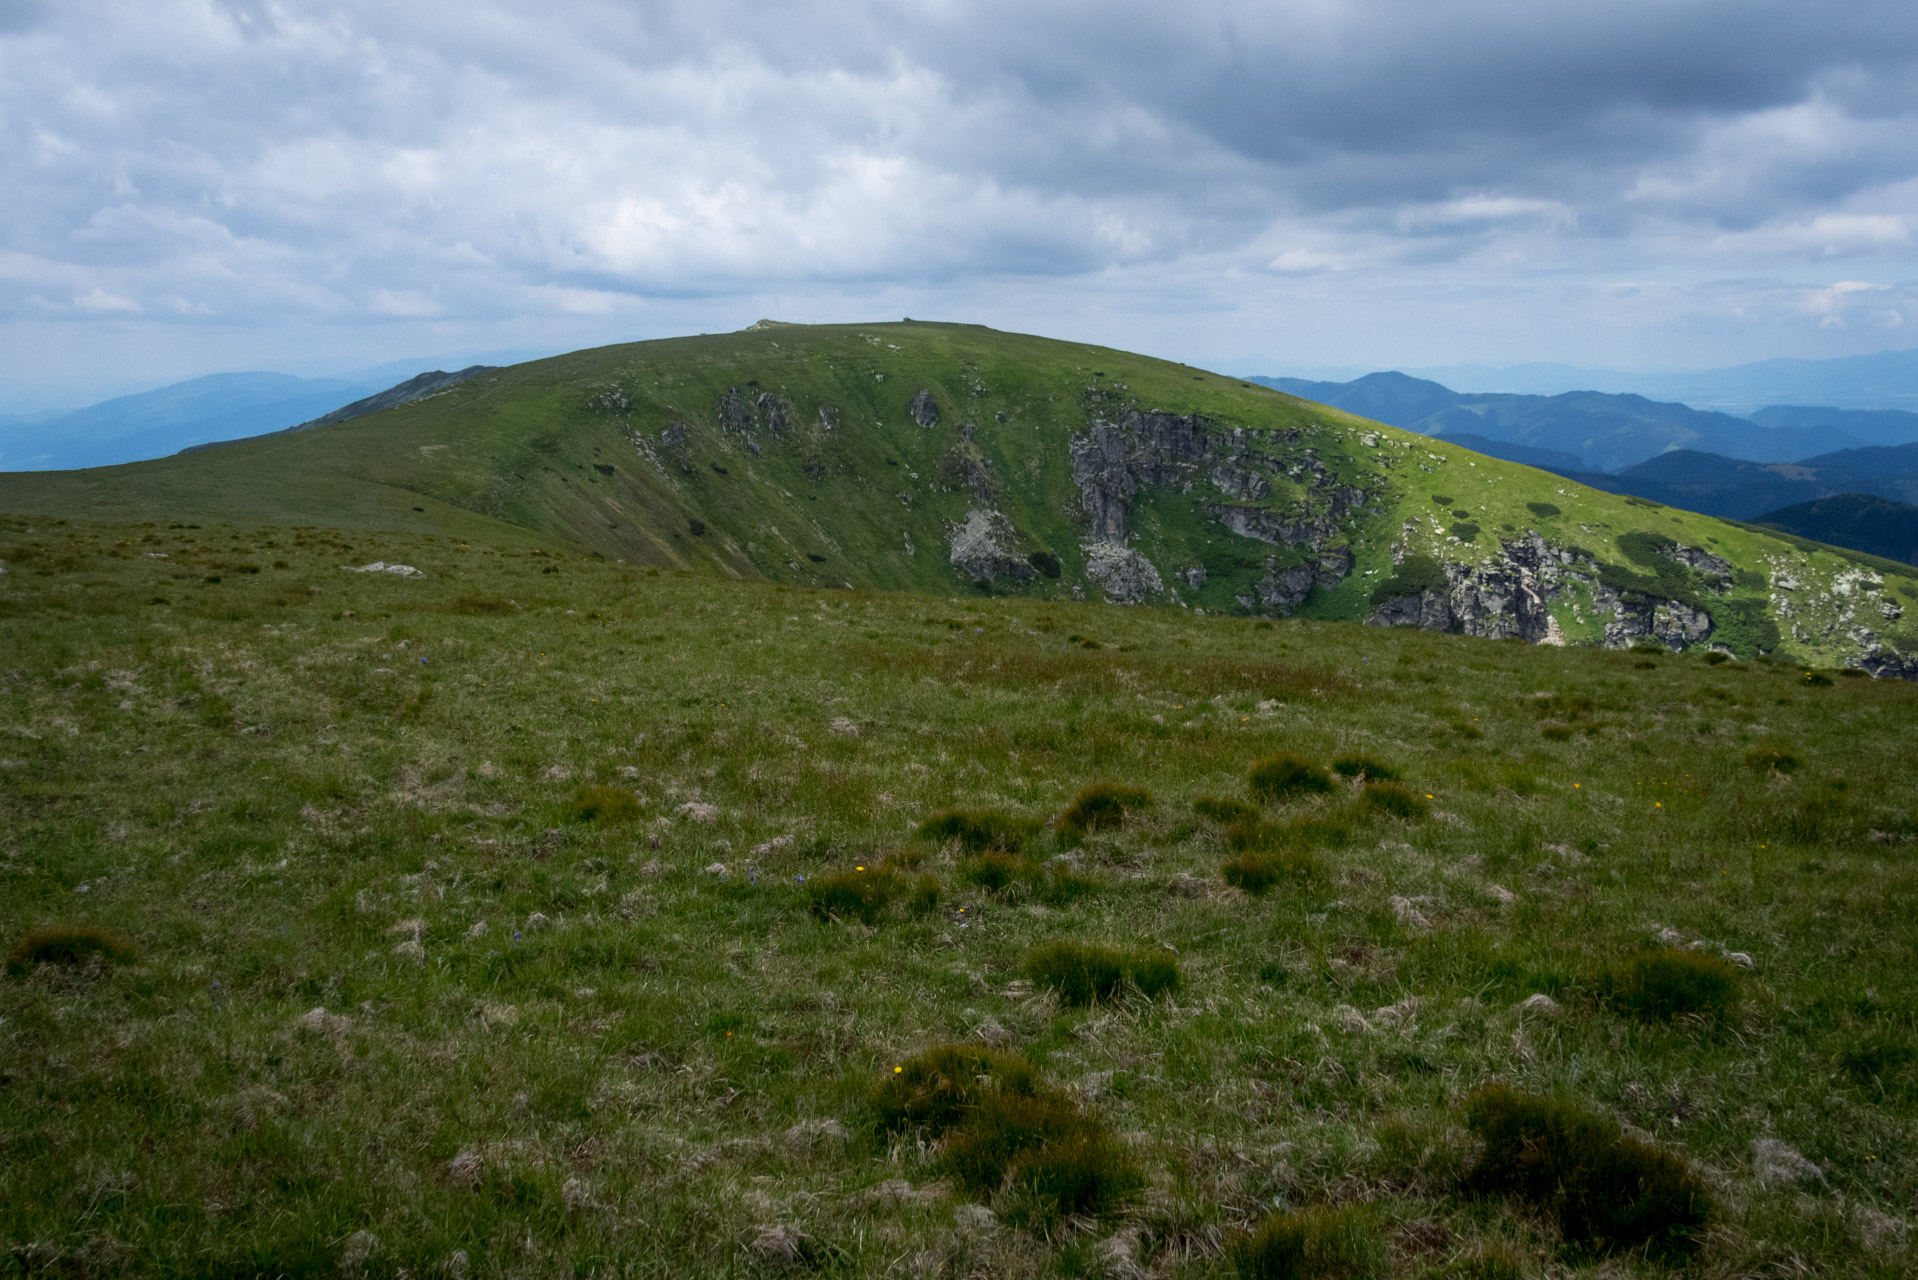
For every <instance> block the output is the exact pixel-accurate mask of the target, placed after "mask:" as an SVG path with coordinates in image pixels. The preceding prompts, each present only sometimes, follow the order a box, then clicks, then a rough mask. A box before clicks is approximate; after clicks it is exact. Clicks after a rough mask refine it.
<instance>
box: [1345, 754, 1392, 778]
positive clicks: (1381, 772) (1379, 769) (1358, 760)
mask: <svg viewBox="0 0 1918 1280" xmlns="http://www.w3.org/2000/svg"><path fill="white" fill-rule="evenodd" d="M1332 772H1333V773H1336V774H1338V775H1339V776H1340V777H1341V778H1365V779H1368V780H1370V781H1373V782H1397V781H1398V778H1399V771H1398V770H1397V769H1394V768H1393V767H1392V766H1391V765H1389V764H1387V763H1385V761H1383V760H1374V759H1373V758H1372V757H1371V756H1361V755H1350V756H1340V757H1339V758H1338V759H1336V760H1334V761H1333V762H1332Z"/></svg>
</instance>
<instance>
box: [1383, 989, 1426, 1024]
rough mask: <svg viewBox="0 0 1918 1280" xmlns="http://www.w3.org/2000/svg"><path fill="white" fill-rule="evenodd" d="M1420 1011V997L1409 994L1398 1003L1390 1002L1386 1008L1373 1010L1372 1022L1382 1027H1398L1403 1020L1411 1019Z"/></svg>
mask: <svg viewBox="0 0 1918 1280" xmlns="http://www.w3.org/2000/svg"><path fill="white" fill-rule="evenodd" d="M1418 1011H1419V998H1418V997H1417V996H1407V997H1405V999H1403V1000H1401V1001H1399V1002H1398V1003H1397V1004H1388V1005H1386V1006H1385V1007H1384V1008H1381V1009H1374V1010H1372V1023H1373V1025H1374V1026H1380V1027H1396V1026H1397V1025H1398V1024H1399V1023H1401V1022H1407V1021H1410V1020H1411V1019H1412V1018H1413V1017H1414V1016H1415V1015H1416V1014H1417V1013H1418Z"/></svg>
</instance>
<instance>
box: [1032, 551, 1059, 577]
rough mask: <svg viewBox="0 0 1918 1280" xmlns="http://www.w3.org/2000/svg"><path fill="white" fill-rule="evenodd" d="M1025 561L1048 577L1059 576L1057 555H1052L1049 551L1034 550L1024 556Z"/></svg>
mask: <svg viewBox="0 0 1918 1280" xmlns="http://www.w3.org/2000/svg"><path fill="white" fill-rule="evenodd" d="M1026 563H1027V564H1029V565H1031V566H1032V567H1033V568H1035V569H1037V570H1038V571H1039V572H1040V573H1043V574H1044V575H1045V576H1046V577H1048V578H1056V577H1058V576H1059V569H1060V564H1059V557H1058V556H1055V555H1053V554H1052V553H1051V552H1050V551H1035V552H1033V553H1032V554H1031V555H1029V556H1027V557H1026Z"/></svg>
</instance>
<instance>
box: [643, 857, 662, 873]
mask: <svg viewBox="0 0 1918 1280" xmlns="http://www.w3.org/2000/svg"><path fill="white" fill-rule="evenodd" d="M665 871H666V866H665V864H664V863H662V862H661V861H660V860H659V859H658V858H649V859H647V861H646V865H645V866H643V867H641V868H640V869H639V874H641V875H643V876H659V875H663V874H665Z"/></svg>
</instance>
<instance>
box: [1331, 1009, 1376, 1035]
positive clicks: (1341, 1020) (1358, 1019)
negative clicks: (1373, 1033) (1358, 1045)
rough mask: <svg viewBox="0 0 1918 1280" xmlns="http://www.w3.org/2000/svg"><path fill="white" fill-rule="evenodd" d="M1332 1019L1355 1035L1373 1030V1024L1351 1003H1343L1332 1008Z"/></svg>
mask: <svg viewBox="0 0 1918 1280" xmlns="http://www.w3.org/2000/svg"><path fill="white" fill-rule="evenodd" d="M1332 1021H1334V1022H1336V1023H1338V1024H1339V1026H1341V1027H1343V1028H1344V1029H1345V1030H1347V1031H1350V1032H1352V1033H1353V1034H1355V1035H1356V1034H1358V1033H1359V1032H1362V1031H1370V1030H1372V1024H1371V1023H1370V1022H1368V1021H1366V1018H1365V1015H1364V1014H1362V1013H1360V1012H1359V1011H1358V1010H1357V1009H1354V1008H1353V1007H1352V1006H1351V1005H1349V1004H1342V1005H1339V1006H1337V1007H1336V1008H1334V1009H1333V1010H1332Z"/></svg>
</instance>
